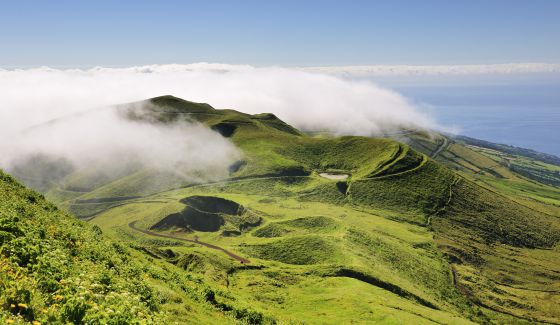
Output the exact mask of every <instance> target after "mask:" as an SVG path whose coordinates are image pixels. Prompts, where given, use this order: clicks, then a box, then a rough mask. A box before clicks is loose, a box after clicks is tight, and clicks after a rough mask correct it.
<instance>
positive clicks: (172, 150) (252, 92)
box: [0, 63, 437, 172]
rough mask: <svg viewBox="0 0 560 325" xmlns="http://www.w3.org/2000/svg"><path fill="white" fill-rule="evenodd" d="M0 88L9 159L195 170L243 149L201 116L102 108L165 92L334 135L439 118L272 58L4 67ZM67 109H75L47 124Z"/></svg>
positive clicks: (0, 147) (1, 143) (364, 84)
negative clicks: (181, 119)
mask: <svg viewBox="0 0 560 325" xmlns="http://www.w3.org/2000/svg"><path fill="white" fill-rule="evenodd" d="M0 89H1V90H2V91H1V93H0V152H2V156H3V157H2V158H1V159H0V164H2V166H4V167H5V166H6V165H8V164H9V163H10V161H13V159H16V158H17V157H19V156H20V155H23V154H30V153H37V152H38V153H42V152H45V153H55V154H57V155H59V156H63V157H65V158H68V159H69V160H70V161H72V162H73V163H75V164H84V163H86V162H88V161H99V160H104V161H109V162H114V161H119V159H120V157H123V155H125V156H130V157H134V159H136V160H139V161H142V162H143V163H145V164H148V165H149V166H155V167H158V168H172V167H173V166H175V165H177V164H179V163H180V162H185V161H188V162H190V164H188V165H189V166H193V170H192V171H191V172H198V171H199V169H204V168H209V169H212V170H219V169H220V168H221V169H222V170H226V167H227V166H228V164H230V163H232V162H233V161H234V160H235V159H237V158H238V157H239V154H238V153H237V151H236V149H235V148H234V147H233V145H231V144H230V143H229V142H228V141H226V140H225V139H223V138H221V137H220V136H219V135H218V134H216V133H214V132H212V131H210V130H208V129H207V128H205V127H203V126H201V125H198V124H196V123H191V124H186V125H174V126H172V127H161V126H154V125H149V124H145V123H144V124H142V123H134V122H130V121H125V120H123V119H119V118H118V117H117V116H116V115H113V114H112V113H110V110H105V109H104V107H107V106H110V105H114V104H118V103H126V102H132V101H139V100H143V99H147V98H151V97H156V96H160V95H166V94H171V95H174V96H177V97H181V98H184V99H187V100H191V101H196V102H206V103H210V104H211V105H213V106H214V107H216V108H231V109H236V110H239V111H242V112H246V113H262V112H272V113H274V114H276V115H277V116H278V117H280V118H281V119H283V120H285V121H286V122H288V123H290V124H292V125H294V126H296V127H298V128H301V129H306V130H328V131H331V132H335V133H338V134H348V135H374V134H379V133H382V132H392V131H394V130H395V129H396V128H398V127H423V128H435V127H437V125H436V123H434V122H433V121H432V120H431V119H430V117H429V116H427V115H425V114H423V113H422V112H420V111H419V110H418V109H417V108H416V107H414V106H413V105H411V104H410V103H409V102H408V101H407V100H406V99H405V98H404V97H402V96H400V95H399V94H398V93H396V92H393V91H391V90H388V89H384V88H381V87H378V86H376V85H374V84H372V83H371V82H368V81H358V80H344V79H341V78H337V77H334V76H329V75H324V74H318V73H309V72H304V71H297V70H292V69H284V68H274V67H272V68H255V67H251V66H243V65H225V64H207V63H198V64H189V65H152V66H139V67H129V68H103V67H96V68H92V69H86V70H81V69H71V70H59V69H52V68H47V67H44V68H36V69H25V70H17V69H16V70H2V69H0ZM85 112H87V114H86V113H85ZM67 116H72V117H71V118H66V119H63V120H62V122H61V121H57V122H53V123H49V124H48V125H47V126H44V125H43V124H44V123H45V122H48V121H51V120H54V119H60V118H61V117H67ZM37 125H39V127H34V126H37ZM30 127H31V129H29V128H30ZM201 144H202V145H201Z"/></svg>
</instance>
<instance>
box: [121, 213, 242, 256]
mask: <svg viewBox="0 0 560 325" xmlns="http://www.w3.org/2000/svg"><path fill="white" fill-rule="evenodd" d="M137 221H138V220H136V221H133V222H131V223H129V224H128V227H129V228H130V229H133V230H136V231H138V232H141V233H143V234H146V235H150V236H156V237H163V238H171V239H175V240H180V241H185V242H189V243H195V244H199V245H202V246H206V247H208V248H212V249H215V250H218V251H222V252H224V253H225V254H226V255H227V256H229V257H231V258H233V259H235V260H237V261H239V262H241V264H247V263H250V262H251V261H249V260H248V259H246V258H244V257H241V256H239V255H237V254H234V253H232V252H230V251H228V250H227V249H224V248H222V247H220V246H216V245H212V244H208V243H205V242H201V241H198V240H194V239H186V238H179V237H175V236H172V235H167V234H159V233H157V232H153V231H149V230H144V229H140V228H137V227H136V222H137Z"/></svg>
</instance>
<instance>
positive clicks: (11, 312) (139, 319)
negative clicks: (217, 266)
mask: <svg viewBox="0 0 560 325" xmlns="http://www.w3.org/2000/svg"><path fill="white" fill-rule="evenodd" d="M0 245H1V246H0V269H1V272H0V318H1V319H2V321H4V322H12V321H19V322H32V321H35V322H39V323H67V322H71V323H76V324H83V323H102V324H130V323H144V324H162V323H169V322H171V321H180V322H186V323H208V322H214V321H219V322H220V323H233V322H234V316H237V317H239V318H242V319H243V318H246V319H250V317H254V316H251V314H250V312H248V311H247V309H236V307H230V308H229V310H236V311H237V314H232V316H226V315H225V314H223V313H222V312H220V311H219V310H218V309H216V308H215V307H214V306H213V305H212V303H211V301H208V302H207V299H206V298H205V297H206V296H207V295H208V294H211V293H212V289H211V288H209V287H208V286H206V285H203V284H201V283H200V282H198V281H196V280H193V279H192V278H191V277H189V276H188V275H186V274H183V273H182V272H180V271H179V269H174V266H173V265H170V264H169V263H159V262H157V259H156V260H154V258H153V257H149V256H147V255H145V254H144V253H142V252H141V251H137V250H135V249H131V247H128V245H126V244H125V245H123V244H120V243H117V242H115V241H111V240H109V239H107V238H106V237H105V236H104V235H103V234H102V231H101V229H100V228H99V227H97V226H92V225H88V224H86V223H84V222H82V221H78V220H76V218H75V217H73V216H71V215H68V214H67V213H65V212H63V211H61V210H59V209H58V208H57V207H55V206H54V205H52V204H50V203H48V202H46V201H45V199H44V198H43V197H42V195H40V194H37V193H35V192H33V191H31V190H28V189H25V188H24V187H23V186H21V185H19V184H18V183H17V182H16V181H15V180H14V179H13V178H11V177H10V176H7V175H6V174H4V173H2V172H0ZM133 248H136V247H133Z"/></svg>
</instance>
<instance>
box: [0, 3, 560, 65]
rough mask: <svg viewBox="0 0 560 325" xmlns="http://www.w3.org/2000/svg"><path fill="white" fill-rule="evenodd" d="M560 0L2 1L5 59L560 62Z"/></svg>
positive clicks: (1, 52) (0, 51)
mask: <svg viewBox="0 0 560 325" xmlns="http://www.w3.org/2000/svg"><path fill="white" fill-rule="evenodd" d="M558 17H560V1H555V0H550V1H546V0H530V1H522V0H508V1H506V0H494V1H491V0H483V1H477V0H464V1H459V0H457V1H444V0H441V1H430V0H424V1H416V0H410V1H401V0H397V1H395V0H392V1H365V0H364V1H326V0H322V1H310V0H299V1H286V0H284V1H275V2H272V1H248V0H247V1H244V0H239V1H233V0H230V1H170V0H163V1H141V0H136V1H124V0H123V1H104V0H96V1H26V0H0V42H1V43H0V44H1V45H0V67H27V66H40V65H49V66H59V67H83V66H94V65H104V66H122V65H137V64H154V63H190V62H200V61H206V62H222V63H234V64H237V63H244V64H252V65H283V66H317V65H365V64H469V63H501V62H549V63H560V37H559V31H560V19H559V18H558Z"/></svg>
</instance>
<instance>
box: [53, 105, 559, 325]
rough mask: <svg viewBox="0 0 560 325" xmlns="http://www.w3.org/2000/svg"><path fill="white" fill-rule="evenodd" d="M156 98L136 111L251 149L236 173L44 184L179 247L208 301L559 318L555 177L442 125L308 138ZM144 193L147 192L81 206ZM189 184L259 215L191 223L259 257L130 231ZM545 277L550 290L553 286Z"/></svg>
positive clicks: (116, 231)
mask: <svg viewBox="0 0 560 325" xmlns="http://www.w3.org/2000/svg"><path fill="white" fill-rule="evenodd" d="M152 103H153V104H156V106H153V107H151V108H150V109H149V110H148V112H146V111H142V112H141V113H142V114H137V115H135V118H149V119H155V120H158V121H160V122H169V121H173V120H176V119H183V118H188V119H196V120H199V121H201V122H203V123H206V124H207V125H209V126H211V127H218V126H219V127H220V128H221V129H220V130H221V131H222V132H226V133H228V135H229V136H230V137H231V140H232V141H233V142H234V143H235V144H236V145H237V146H239V147H240V148H241V149H242V150H243V151H244V153H245V157H244V161H245V164H243V165H242V167H241V168H240V169H239V170H238V171H236V172H235V173H234V174H232V175H231V176H232V177H233V179H232V180H231V181H228V182H222V183H217V184H207V185H199V186H194V187H188V188H183V189H178V190H174V191H170V192H162V193H159V194H157V193H155V192H157V191H159V190H160V189H158V190H152V192H150V187H148V190H146V188H145V187H142V186H139V184H142V181H143V178H142V177H139V178H138V179H137V180H136V181H135V182H122V181H121V182H119V180H116V181H115V182H111V183H109V184H107V185H103V186H101V187H99V188H97V189H95V190H94V191H91V192H90V193H86V194H83V193H82V194H80V193H78V194H79V195H76V196H74V195H72V193H66V192H64V191H61V190H60V189H54V190H52V191H51V192H50V193H49V194H50V195H52V196H53V197H55V198H58V197H60V198H62V199H64V198H67V197H69V198H71V200H70V201H66V204H67V206H69V207H70V208H71V209H73V211H80V214H81V215H84V216H85V215H91V214H94V213H99V212H101V213H100V214H98V215H97V216H96V217H95V219H93V221H92V222H94V223H96V224H98V225H100V226H101V228H102V229H103V230H104V231H105V232H107V234H109V235H110V236H114V237H115V238H119V239H120V240H127V241H130V242H131V243H133V244H134V245H139V246H142V247H143V249H145V250H147V251H157V250H160V249H162V248H170V249H172V251H173V252H175V253H176V254H179V257H177V256H174V257H168V258H167V259H168V260H169V261H170V262H172V263H174V264H177V265H179V266H181V267H183V268H184V269H186V270H188V271H189V272H190V273H189V274H196V275H197V276H200V277H202V278H203V279H204V280H205V281H208V282H209V283H213V285H216V286H217V287H218V288H219V290H216V291H215V296H213V299H217V300H218V301H225V302H228V301H230V302H231V303H234V304H240V305H244V304H249V305H251V306H253V307H254V308H256V309H257V310H259V311H262V312H263V313H264V314H265V315H268V316H270V317H272V318H275V319H278V320H283V321H295V320H299V319H306V320H309V322H312V323H313V322H317V323H321V322H327V321H332V323H337V322H340V321H343V320H350V319H352V320H356V321H384V322H387V323H394V322H408V323H410V322H414V323H429V322H440V323H457V322H467V320H466V319H468V318H470V319H473V320H476V321H487V320H489V319H493V320H496V321H503V322H512V321H516V322H520V321H523V320H524V319H525V320H527V319H529V320H531V319H536V320H541V321H552V322H558V321H559V315H558V314H556V312H555V310H554V308H553V306H554V304H556V302H557V301H558V297H559V294H558V290H559V289H558V288H556V287H554V285H555V283H557V277H558V272H560V271H559V268H560V265H559V264H558V259H557V257H558V253H559V252H558V248H557V246H558V245H557V241H558V238H557V234H558V229H559V228H558V227H559V222H558V216H559V215H560V213H559V211H558V210H557V207H556V206H555V205H554V200H557V198H558V196H557V195H556V194H557V192H556V191H555V190H554V189H553V188H551V187H547V186H545V185H542V184H536V183H534V182H530V181H528V180H527V179H525V178H523V177H521V176H518V175H517V174H515V173H512V172H511V171H510V170H509V169H508V168H507V166H506V167H504V166H502V165H500V164H497V163H496V161H495V160H494V159H492V157H489V156H487V155H484V154H482V153H479V152H476V151H475V150H472V148H468V147H465V146H463V145H460V144H457V143H453V142H452V141H448V140H446V139H444V138H443V137H442V136H435V137H431V136H429V135H427V134H420V133H416V134H412V135H410V136H408V138H406V139H404V140H407V141H408V142H409V143H410V145H411V146H412V148H415V149H417V150H419V151H421V152H424V153H425V155H422V154H419V153H417V152H416V151H413V150H411V149H410V148H409V147H408V146H407V145H403V144H399V143H397V142H395V141H391V140H387V139H371V138H362V137H342V138H332V137H328V136H326V137H325V136H323V137H320V138H319V137H316V138H315V137H309V136H304V135H302V134H301V133H299V132H298V131H297V130H294V129H293V128H291V127H289V126H288V125H286V124H285V123H283V122H282V121H280V120H278V119H277V118H275V117H274V116H273V115H271V114H261V115H255V116H251V115H247V114H242V113H238V112H235V111H231V110H214V109H213V108H211V107H210V106H208V105H204V104H196V103H190V102H186V101H182V100H180V99H176V98H173V97H161V98H157V99H154V100H152ZM232 129H233V130H234V131H233V133H231V134H229V131H231V130H232ZM228 130H229V131H228ZM436 154H437V155H436ZM427 155H434V156H435V159H436V160H437V161H440V162H442V163H443V164H445V165H447V166H448V167H450V168H451V169H455V170H456V173H453V172H451V171H450V170H449V169H447V168H445V167H443V166H442V165H440V164H438V163H437V162H434V161H433V160H430V159H427V157H426V156H427ZM323 171H327V172H336V173H344V174H348V175H350V178H349V179H348V180H346V181H340V182H339V181H333V180H327V179H324V178H321V177H319V176H318V173H319V172H323ZM130 177H135V176H134V175H133V176H130ZM77 178H78V179H79V177H77ZM514 182H517V183H516V184H520V185H519V186H524V187H522V188H521V190H520V189H518V188H515V187H514V186H513V185H512V184H514ZM131 185H132V186H131ZM500 186H501V187H502V188H500ZM62 187H63V188H64V186H62ZM170 187H172V186H170ZM526 188H530V189H531V190H532V191H533V192H531V195H532V196H533V197H529V196H528V194H526V192H524V191H523V190H524V189H526ZM66 190H68V189H66ZM547 191H548V192H547ZM150 193H153V194H150ZM545 194H546V195H548V200H549V201H548V202H546V200H547V198H546V195H545ZM136 195H147V196H144V197H141V198H126V200H120V201H117V202H95V201H94V202H92V201H85V202H84V201H72V200H73V199H76V198H77V199H82V200H83V199H92V198H93V199H95V198H97V199H99V198H104V197H111V196H113V197H114V196H121V197H122V196H136ZM190 195H214V196H219V197H224V198H227V199H230V200H234V201H236V202H238V203H240V204H243V205H244V206H246V207H248V208H250V209H251V210H252V211H257V212H259V213H260V214H261V216H262V217H263V219H264V220H265V223H264V224H263V225H262V226H261V227H259V228H257V229H256V230H254V231H251V232H249V233H244V234H242V235H241V236H238V237H224V236H220V233H221V232H197V233H196V236H198V237H199V238H200V240H203V241H205V242H209V243H214V244H218V245H220V246H223V247H225V248H227V249H229V250H232V251H234V252H236V253H238V254H241V255H244V256H248V257H249V258H250V259H251V261H252V263H251V264H250V267H240V266H239V265H236V264H235V263H234V262H232V261H230V260H229V259H228V258H226V257H225V255H223V254H221V253H219V252H216V251H213V250H210V249H208V248H201V247H198V245H193V244H184V243H179V242H176V241H173V240H165V241H162V240H161V239H158V238H157V237H151V236H148V235H145V234H142V233H138V232H136V231H134V230H132V229H130V228H129V227H128V224H129V223H130V222H132V221H136V220H138V221H139V222H138V223H137V226H139V227H142V228H144V229H146V228H149V227H150V226H151V225H153V224H154V223H155V222H157V221H159V220H161V219H162V218H164V217H165V216H167V215H169V214H171V213H175V212H179V211H181V210H182V209H184V205H183V204H181V203H180V202H179V201H180V200H181V199H183V198H185V197H187V196H190ZM550 200H552V202H551V201H550ZM80 202H81V203H80ZM111 207H114V208H112V209H109V210H107V209H108V208H111ZM78 209H82V210H83V211H82V210H78ZM302 220H303V221H302ZM319 220H322V221H319ZM325 220H330V222H325ZM310 229H312V230H310ZM263 234H265V235H263ZM174 235H176V236H186V237H189V238H193V237H192V236H193V235H187V234H184V233H175V234H174ZM512 252H514V253H512ZM524 279H526V280H524ZM547 286H551V288H552V289H550V290H549V291H544V290H545V289H543V288H546V287H547ZM349 288H353V290H348V289H349ZM545 295H546V297H545ZM465 297H468V298H469V300H467V299H466V298H465ZM543 301H546V303H543ZM471 302H475V303H476V304H477V305H479V306H482V309H480V308H479V307H477V306H476V305H472V304H471ZM345 306H348V307H345ZM350 306H354V308H350ZM512 315H514V316H512Z"/></svg>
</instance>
